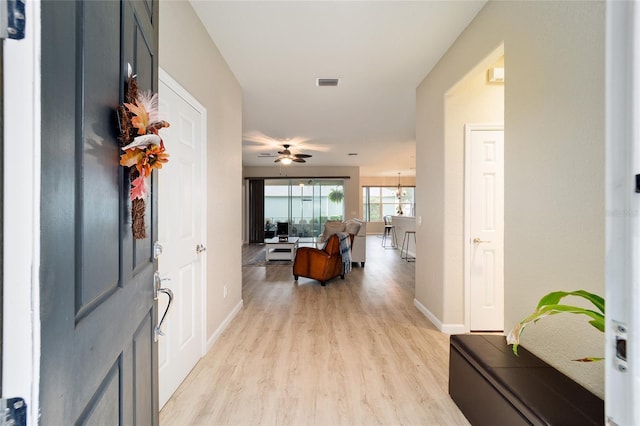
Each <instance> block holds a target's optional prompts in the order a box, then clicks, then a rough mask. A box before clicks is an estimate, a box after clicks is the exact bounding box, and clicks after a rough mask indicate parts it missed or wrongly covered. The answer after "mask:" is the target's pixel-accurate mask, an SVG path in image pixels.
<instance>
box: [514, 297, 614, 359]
mask: <svg viewBox="0 0 640 426" xmlns="http://www.w3.org/2000/svg"><path fill="white" fill-rule="evenodd" d="M567 296H577V297H582V298H584V299H586V300H588V301H590V302H591V303H592V304H593V305H594V306H595V307H596V309H598V310H599V311H600V312H596V311H594V310H591V309H585V308H580V307H577V306H571V305H562V304H559V302H560V301H561V300H562V299H563V298H565V297H567ZM604 307H605V303H604V299H603V298H602V297H600V296H598V295H596V294H593V293H589V292H588V291H585V290H576V291H570V292H567V291H554V292H552V293H549V294H547V295H545V296H543V297H542V298H541V299H540V301H539V302H538V306H537V307H536V310H535V312H533V313H532V314H531V315H529V316H528V317H526V318H524V319H523V320H522V321H520V322H519V323H518V324H516V326H515V327H514V328H513V329H512V330H511V332H510V333H509V335H508V336H507V344H511V345H513V347H512V350H513V353H514V354H516V355H518V345H519V343H520V336H521V335H522V333H523V332H524V329H525V328H526V327H527V326H528V325H529V324H531V323H536V322H538V321H539V320H541V319H543V318H545V317H548V316H550V315H557V314H562V313H569V314H576V315H586V316H588V317H589V318H591V320H590V321H589V324H591V325H592V326H593V327H594V328H596V329H598V330H599V331H601V332H604V320H605V317H604V314H605V311H604ZM585 360H590V361H596V360H598V359H597V358H583V359H582V360H581V361H583V362H586V361H585Z"/></svg>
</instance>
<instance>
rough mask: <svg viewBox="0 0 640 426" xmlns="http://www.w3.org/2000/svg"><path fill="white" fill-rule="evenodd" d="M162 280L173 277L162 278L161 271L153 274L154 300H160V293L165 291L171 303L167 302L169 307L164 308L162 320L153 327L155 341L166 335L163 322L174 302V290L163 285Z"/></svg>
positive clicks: (169, 279)
mask: <svg viewBox="0 0 640 426" xmlns="http://www.w3.org/2000/svg"><path fill="white" fill-rule="evenodd" d="M162 281H171V278H161V277H160V272H158V271H156V272H155V273H154V274H153V300H154V301H157V300H158V294H159V293H164V294H166V295H167V296H168V297H169V303H167V307H166V309H165V310H164V313H163V314H162V318H161V319H160V322H159V323H158V325H157V326H156V327H154V329H153V341H154V342H157V341H158V336H164V331H162V324H163V323H164V320H165V318H166V317H167V314H168V313H169V309H170V308H171V305H172V304H173V291H171V289H170V288H166V287H161V285H162Z"/></svg>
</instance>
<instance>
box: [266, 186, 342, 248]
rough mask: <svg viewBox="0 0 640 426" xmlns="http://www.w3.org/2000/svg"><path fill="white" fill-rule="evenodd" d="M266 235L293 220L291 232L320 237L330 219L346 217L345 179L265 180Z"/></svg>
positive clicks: (292, 234)
mask: <svg viewBox="0 0 640 426" xmlns="http://www.w3.org/2000/svg"><path fill="white" fill-rule="evenodd" d="M264 219H265V236H266V237H269V236H272V233H273V234H275V232H276V226H277V225H276V224H277V223H278V222H288V223H289V235H290V236H295V237H317V236H319V235H320V233H321V231H322V229H323V226H324V223H325V222H326V221H327V220H343V219H344V180H342V179H265V181H264Z"/></svg>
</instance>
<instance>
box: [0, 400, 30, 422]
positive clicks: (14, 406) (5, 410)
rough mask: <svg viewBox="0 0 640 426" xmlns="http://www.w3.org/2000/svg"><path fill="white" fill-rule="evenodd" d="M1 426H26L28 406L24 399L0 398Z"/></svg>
mask: <svg viewBox="0 0 640 426" xmlns="http://www.w3.org/2000/svg"><path fill="white" fill-rule="evenodd" d="M0 409H1V410H2V415H1V416H0V426H26V424H27V404H25V402H24V399H22V398H0Z"/></svg>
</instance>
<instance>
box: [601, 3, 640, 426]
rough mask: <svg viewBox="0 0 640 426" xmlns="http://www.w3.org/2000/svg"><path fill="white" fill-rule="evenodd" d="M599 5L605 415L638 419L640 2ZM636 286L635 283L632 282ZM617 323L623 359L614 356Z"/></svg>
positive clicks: (625, 421)
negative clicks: (602, 11)
mask: <svg viewBox="0 0 640 426" xmlns="http://www.w3.org/2000/svg"><path fill="white" fill-rule="evenodd" d="M606 7H607V10H606V48H605V52H606V61H605V62H606V78H605V80H606V102H605V105H606V151H605V152H606V163H605V194H606V210H605V212H606V214H605V224H606V225H605V228H606V247H605V250H606V251H605V255H606V258H605V259H606V260H605V262H606V263H605V264H606V269H605V271H606V272H605V277H606V278H605V279H606V283H605V299H606V303H607V315H606V327H605V363H606V364H605V417H606V420H607V424H610V425H637V424H640V404H638V399H639V398H640V371H639V367H640V339H639V338H638V331H639V330H640V312H639V311H638V309H633V307H634V306H636V307H637V306H638V304H639V303H640V290H639V289H638V287H637V286H638V283H639V282H640V264H639V260H638V259H639V257H640V213H639V212H640V194H637V193H636V192H635V189H636V188H635V179H634V177H635V175H637V174H638V173H640V124H639V123H638V122H637V117H638V114H639V113H640V75H639V73H640V4H638V3H637V2H626V1H616V0H609V1H607V5H606ZM634 287H635V288H634ZM619 325H623V326H624V327H625V328H626V330H627V332H628V335H627V336H628V338H627V360H626V363H625V362H624V361H622V360H620V359H619V358H618V357H617V356H616V350H615V348H616V338H617V337H627V336H621V335H620V334H621V333H619V332H618V330H619V328H618V326H619Z"/></svg>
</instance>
